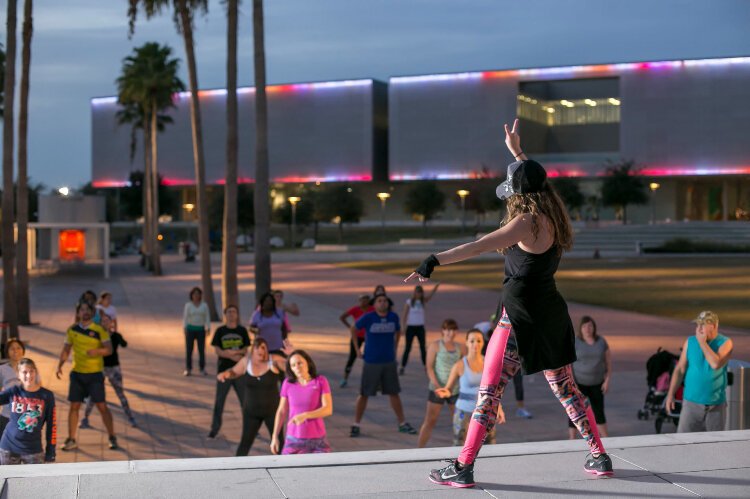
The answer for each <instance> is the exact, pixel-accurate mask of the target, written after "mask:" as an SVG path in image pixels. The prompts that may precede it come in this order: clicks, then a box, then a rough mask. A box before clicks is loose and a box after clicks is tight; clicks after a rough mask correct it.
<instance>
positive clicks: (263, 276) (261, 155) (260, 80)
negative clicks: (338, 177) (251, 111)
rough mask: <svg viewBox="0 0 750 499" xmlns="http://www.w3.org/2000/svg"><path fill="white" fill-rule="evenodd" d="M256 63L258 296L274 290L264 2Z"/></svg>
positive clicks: (258, 3) (257, 19)
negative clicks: (272, 285) (272, 284)
mask: <svg viewBox="0 0 750 499" xmlns="http://www.w3.org/2000/svg"><path fill="white" fill-rule="evenodd" d="M253 45H254V55H253V60H254V63H255V295H256V298H258V299H260V296H261V295H262V294H263V293H266V292H268V291H269V290H270V289H271V248H270V246H269V236H270V232H271V231H270V229H271V207H270V206H269V202H268V176H269V175H268V100H267V99H266V49H265V42H264V35H263V0H253Z"/></svg>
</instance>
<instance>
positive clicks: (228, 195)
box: [221, 0, 239, 307]
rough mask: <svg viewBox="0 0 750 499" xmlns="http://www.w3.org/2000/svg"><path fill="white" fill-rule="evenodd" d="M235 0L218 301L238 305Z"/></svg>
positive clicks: (230, 15) (233, 5)
mask: <svg viewBox="0 0 750 499" xmlns="http://www.w3.org/2000/svg"><path fill="white" fill-rule="evenodd" d="M238 1H239V0H229V1H228V2H227V171H226V178H225V182H224V227H223V234H224V241H223V244H222V248H223V249H222V259H221V303H222V304H223V306H224V307H226V306H227V305H230V304H232V305H235V306H239V291H238V289H237V147H238V139H237V16H238V12H237V10H238V8H237V4H238Z"/></svg>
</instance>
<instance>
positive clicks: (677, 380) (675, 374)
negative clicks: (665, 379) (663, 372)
mask: <svg viewBox="0 0 750 499" xmlns="http://www.w3.org/2000/svg"><path fill="white" fill-rule="evenodd" d="M687 349H688V342H687V340H685V344H684V345H682V353H680V360H678V361H677V365H676V366H675V367H674V371H672V379H671V381H670V382H669V391H668V392H667V398H666V400H665V402H664V405H665V407H666V408H667V410H668V411H670V412H671V411H674V410H675V405H674V396H675V393H677V389H678V388H679V387H680V385H682V380H683V379H684V378H685V371H686V370H687Z"/></svg>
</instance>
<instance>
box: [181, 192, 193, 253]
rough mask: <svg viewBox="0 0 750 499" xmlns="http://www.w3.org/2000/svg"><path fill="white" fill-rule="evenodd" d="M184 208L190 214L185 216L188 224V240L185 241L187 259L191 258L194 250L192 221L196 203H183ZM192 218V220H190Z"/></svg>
mask: <svg viewBox="0 0 750 499" xmlns="http://www.w3.org/2000/svg"><path fill="white" fill-rule="evenodd" d="M182 209H184V210H185V211H187V213H188V216H187V217H185V219H184V220H185V222H186V223H187V224H188V226H187V229H186V230H185V231H186V232H187V241H185V259H186V260H187V259H188V258H190V253H191V251H192V248H191V247H190V223H191V222H192V218H193V216H192V215H193V210H194V209H195V205H194V204H193V203H185V204H183V205H182ZM188 218H190V219H191V220H188Z"/></svg>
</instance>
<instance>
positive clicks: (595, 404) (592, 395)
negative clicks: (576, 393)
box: [568, 384, 607, 428]
mask: <svg viewBox="0 0 750 499" xmlns="http://www.w3.org/2000/svg"><path fill="white" fill-rule="evenodd" d="M578 389H579V390H581V393H583V394H584V395H585V396H587V397H588V398H589V404H591V410H592V411H593V412H594V419H595V420H596V424H606V423H607V418H606V416H604V394H603V393H602V385H601V384H598V385H578ZM568 427H569V428H575V427H576V425H574V424H573V422H572V421H571V420H568Z"/></svg>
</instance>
